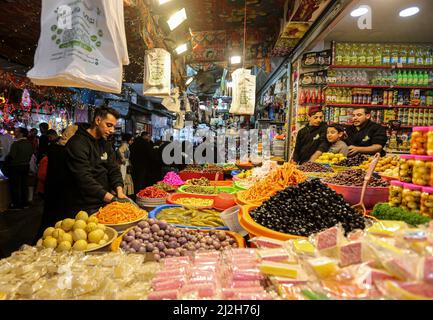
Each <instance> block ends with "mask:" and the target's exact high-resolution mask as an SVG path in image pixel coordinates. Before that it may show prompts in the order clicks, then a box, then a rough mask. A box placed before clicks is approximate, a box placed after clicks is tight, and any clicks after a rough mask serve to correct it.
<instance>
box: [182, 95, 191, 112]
mask: <svg viewBox="0 0 433 320" xmlns="http://www.w3.org/2000/svg"><path fill="white" fill-rule="evenodd" d="M183 102H184V104H185V112H191V104H190V103H189V98H188V95H187V94H186V92H185V94H184V95H183Z"/></svg>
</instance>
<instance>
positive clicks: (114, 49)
mask: <svg viewBox="0 0 433 320" xmlns="http://www.w3.org/2000/svg"><path fill="white" fill-rule="evenodd" d="M115 1H116V2H117V1H118V0H115ZM113 5H114V4H113V3H111V4H108V2H106V1H103V0H92V1H90V0H78V1H73V2H71V1H68V0H58V1H52V0H43V1H42V12H41V34H40V37H39V42H38V47H37V50H36V54H35V65H34V67H33V68H32V69H31V70H30V71H29V72H28V73H27V76H28V77H29V78H30V79H31V80H32V81H33V82H34V83H35V84H37V85H49V86H61V87H78V88H89V89H93V90H100V91H107V92H113V93H120V92H121V87H122V71H123V69H122V63H121V62H122V61H121V60H122V56H121V55H122V54H123V55H124V54H125V53H126V55H127V51H126V50H122V48H124V49H126V47H124V46H123V44H122V42H123V41H121V40H120V38H121V34H120V32H119V25H120V21H119V13H116V15H114V16H113V14H114V13H115V8H114V6H113ZM112 6H113V7H112ZM117 7H118V6H117ZM117 11H118V10H117ZM61 14H63V16H64V17H65V19H64V20H63V19H58V18H59V16H60V15H61ZM125 41H126V40H125ZM123 58H124V57H123Z"/></svg>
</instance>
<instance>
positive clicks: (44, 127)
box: [37, 122, 49, 163]
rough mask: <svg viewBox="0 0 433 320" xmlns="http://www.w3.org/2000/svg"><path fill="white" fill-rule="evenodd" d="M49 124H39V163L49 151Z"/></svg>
mask: <svg viewBox="0 0 433 320" xmlns="http://www.w3.org/2000/svg"><path fill="white" fill-rule="evenodd" d="M48 129H49V127H48V123H46V122H42V123H40V124H39V131H40V132H41V136H40V137H39V149H38V157H37V158H38V163H39V161H40V160H41V159H42V157H43V156H44V155H45V154H46V153H47V149H48V143H49V139H48V135H47V132H48Z"/></svg>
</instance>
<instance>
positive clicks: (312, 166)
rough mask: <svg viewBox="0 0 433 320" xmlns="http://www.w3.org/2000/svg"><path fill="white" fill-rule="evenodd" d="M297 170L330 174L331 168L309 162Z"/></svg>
mask: <svg viewBox="0 0 433 320" xmlns="http://www.w3.org/2000/svg"><path fill="white" fill-rule="evenodd" d="M298 169H299V170H301V171H304V172H332V169H331V168H329V167H326V166H324V165H321V164H320V163H315V162H311V161H308V162H305V163H303V164H302V165H300V166H299V167H298Z"/></svg>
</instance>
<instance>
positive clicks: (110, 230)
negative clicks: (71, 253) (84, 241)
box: [84, 227, 119, 252]
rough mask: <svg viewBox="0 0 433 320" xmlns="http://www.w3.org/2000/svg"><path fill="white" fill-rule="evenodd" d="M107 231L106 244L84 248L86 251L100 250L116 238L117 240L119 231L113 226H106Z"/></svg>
mask: <svg viewBox="0 0 433 320" xmlns="http://www.w3.org/2000/svg"><path fill="white" fill-rule="evenodd" d="M105 233H106V234H107V235H108V240H107V242H106V243H105V244H103V245H100V246H98V247H96V248H93V249H89V250H84V252H93V251H98V250H99V249H102V248H105V247H106V246H108V245H110V244H111V243H112V242H113V241H114V240H116V238H117V237H118V236H119V234H118V233H117V231H116V230H115V229H113V228H110V227H105Z"/></svg>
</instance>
